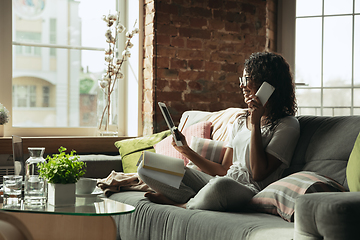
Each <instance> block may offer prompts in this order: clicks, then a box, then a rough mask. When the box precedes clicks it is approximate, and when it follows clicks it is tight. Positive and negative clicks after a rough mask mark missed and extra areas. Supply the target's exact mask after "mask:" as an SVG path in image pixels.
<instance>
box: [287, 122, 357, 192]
mask: <svg viewBox="0 0 360 240" xmlns="http://www.w3.org/2000/svg"><path fill="white" fill-rule="evenodd" d="M298 120H299V123H300V138H299V141H298V143H297V146H296V149H295V151H294V155H293V159H292V161H291V165H290V167H289V168H288V169H287V170H286V171H285V172H284V174H283V176H287V175H289V174H291V173H294V172H297V171H301V170H306V171H313V172H317V173H319V174H323V175H325V176H327V177H330V178H332V179H334V180H336V181H337V182H339V183H340V184H342V185H343V186H344V187H345V188H347V189H348V185H347V181H346V166H347V162H348V159H349V156H350V153H351V151H352V148H353V146H354V143H355V140H356V138H357V136H358V134H359V132H360V116H343V117H319V116H299V117H298Z"/></svg>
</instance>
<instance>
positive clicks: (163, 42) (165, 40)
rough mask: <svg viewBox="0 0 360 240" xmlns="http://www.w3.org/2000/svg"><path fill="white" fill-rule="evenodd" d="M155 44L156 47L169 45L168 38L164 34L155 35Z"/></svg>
mask: <svg viewBox="0 0 360 240" xmlns="http://www.w3.org/2000/svg"><path fill="white" fill-rule="evenodd" d="M156 43H157V44H158V45H170V37H169V35H165V34H157V35H156Z"/></svg>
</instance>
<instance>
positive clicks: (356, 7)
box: [355, 0, 360, 13]
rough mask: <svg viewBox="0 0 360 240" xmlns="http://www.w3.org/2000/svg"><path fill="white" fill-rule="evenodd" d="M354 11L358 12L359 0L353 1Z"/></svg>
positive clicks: (359, 11) (359, 9) (359, 8)
mask: <svg viewBox="0 0 360 240" xmlns="http://www.w3.org/2000/svg"><path fill="white" fill-rule="evenodd" d="M355 13H360V2H359V0H357V1H355Z"/></svg>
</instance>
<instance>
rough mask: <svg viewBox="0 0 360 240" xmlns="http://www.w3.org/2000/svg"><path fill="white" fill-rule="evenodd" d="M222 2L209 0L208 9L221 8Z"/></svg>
mask: <svg viewBox="0 0 360 240" xmlns="http://www.w3.org/2000/svg"><path fill="white" fill-rule="evenodd" d="M222 6H223V2H222V1H219V0H209V8H221V7H222Z"/></svg>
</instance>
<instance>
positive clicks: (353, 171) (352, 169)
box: [346, 134, 360, 192]
mask: <svg viewBox="0 0 360 240" xmlns="http://www.w3.org/2000/svg"><path fill="white" fill-rule="evenodd" d="M346 178H347V182H348V185H349V189H350V192H360V134H359V135H358V137H357V139H356V141H355V144H354V147H353V150H352V152H351V154H350V157H349V161H348V165H347V167H346Z"/></svg>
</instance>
